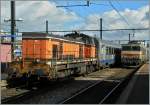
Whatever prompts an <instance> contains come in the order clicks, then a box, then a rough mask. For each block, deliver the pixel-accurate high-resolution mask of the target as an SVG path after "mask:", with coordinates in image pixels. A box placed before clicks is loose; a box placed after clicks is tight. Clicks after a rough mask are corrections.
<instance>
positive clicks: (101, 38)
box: [100, 18, 102, 40]
mask: <svg viewBox="0 0 150 105" xmlns="http://www.w3.org/2000/svg"><path fill="white" fill-rule="evenodd" d="M100 39H101V40H102V18H100Z"/></svg>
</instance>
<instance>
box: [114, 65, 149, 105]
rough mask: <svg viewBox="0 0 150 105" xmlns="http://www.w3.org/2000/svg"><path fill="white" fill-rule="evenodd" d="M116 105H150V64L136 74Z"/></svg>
mask: <svg viewBox="0 0 150 105" xmlns="http://www.w3.org/2000/svg"><path fill="white" fill-rule="evenodd" d="M116 104H149V63H146V64H144V65H143V66H142V67H141V68H140V69H139V70H138V71H137V72H136V73H135V74H134V76H133V77H132V79H131V80H130V81H129V84H128V86H127V87H126V88H125V90H124V91H123V92H122V94H121V96H120V97H119V99H118V101H117V102H116Z"/></svg>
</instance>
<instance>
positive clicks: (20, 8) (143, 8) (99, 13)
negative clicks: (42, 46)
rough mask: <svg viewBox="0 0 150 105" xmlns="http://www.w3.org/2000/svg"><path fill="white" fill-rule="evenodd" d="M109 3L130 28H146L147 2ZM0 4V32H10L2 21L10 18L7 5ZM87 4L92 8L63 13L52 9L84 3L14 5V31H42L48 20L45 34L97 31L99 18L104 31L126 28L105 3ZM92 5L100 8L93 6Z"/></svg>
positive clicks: (124, 0) (123, 0) (141, 34)
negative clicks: (85, 30) (48, 32)
mask: <svg viewBox="0 0 150 105" xmlns="http://www.w3.org/2000/svg"><path fill="white" fill-rule="evenodd" d="M111 2H112V4H113V5H114V6H115V8H117V9H118V11H119V12H120V13H121V14H122V16H123V17H124V18H126V20H128V22H129V23H130V24H131V25H133V27H134V28H139V27H140V28H141V27H143V28H145V27H148V21H149V18H148V15H147V13H149V7H148V4H149V2H148V0H132V1H131V0H130V1H129V0H111ZM2 3H3V4H2V5H1V6H2V10H1V11H2V18H1V22H2V30H4V31H10V26H9V25H10V23H6V22H5V23H4V21H3V20H4V19H6V18H7V19H8V18H9V17H10V1H3V2H2ZM90 3H92V4H91V5H90V6H89V7H87V6H82V7H68V8H67V9H66V8H57V7H56V6H60V5H67V4H68V5H70V4H72V5H78V4H79V5H84V4H86V0H76V1H75V0H72V1H70V0H68V1H67V0H57V1H56V0H49V1H34V2H33V1H16V18H17V19H18V18H22V19H23V22H17V28H18V29H19V30H20V31H45V20H48V21H49V30H75V29H83V30H84V29H99V20H97V19H99V18H100V17H102V18H103V26H104V28H105V27H106V28H107V29H112V28H115V29H118V28H130V27H129V26H128V25H127V24H126V23H125V22H124V21H123V19H122V18H121V17H120V16H119V15H118V14H117V13H116V11H114V9H113V8H112V7H111V6H110V4H109V1H108V0H90ZM93 3H96V4H102V5H96V4H95V5H94V4H93ZM106 28H105V29H106ZM128 33H129V32H121V33H119V32H115V33H114V32H111V33H104V34H106V36H108V37H106V38H108V39H109V38H110V36H113V37H114V36H116V37H115V38H122V36H125V39H127V35H128ZM86 34H91V35H94V34H99V33H86ZM137 34H138V35H137ZM137 34H136V36H137V39H138V38H139V39H141V38H143V39H147V38H148V37H147V33H145V32H137ZM118 36H120V37H118Z"/></svg>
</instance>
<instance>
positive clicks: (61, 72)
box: [8, 32, 145, 84]
mask: <svg viewBox="0 0 150 105" xmlns="http://www.w3.org/2000/svg"><path fill="white" fill-rule="evenodd" d="M126 46H127V45H123V47H122V51H121V45H120V44H116V43H113V42H111V41H102V40H100V39H99V38H95V37H91V36H88V35H85V34H82V33H77V32H75V33H70V34H66V35H64V36H59V35H53V34H48V33H36V32H24V33H23V34H22V51H21V52H22V58H21V59H17V60H15V61H13V62H11V64H10V66H9V73H8V74H9V77H8V83H9V84H11V83H14V82H15V83H17V82H16V81H18V80H19V81H21V83H26V82H32V81H43V80H44V81H45V80H48V81H51V80H58V79H59V80H61V79H64V78H68V77H72V76H73V75H84V74H87V73H90V72H93V71H96V70H99V69H100V68H105V67H110V66H113V65H121V63H123V64H125V63H126V62H127V61H128V60H127V59H126V58H127V55H128V54H126V53H130V52H127V51H124V49H125V48H126ZM129 46H130V45H129V44H128V47H129ZM127 49H128V48H127ZM133 53H134V52H133ZM138 53H142V54H143V53H144V52H138ZM121 56H122V57H121ZM129 60H130V59H129ZM142 60H143V61H144V60H145V57H144V56H142ZM142 60H141V61H142ZM139 63H141V62H139Z"/></svg>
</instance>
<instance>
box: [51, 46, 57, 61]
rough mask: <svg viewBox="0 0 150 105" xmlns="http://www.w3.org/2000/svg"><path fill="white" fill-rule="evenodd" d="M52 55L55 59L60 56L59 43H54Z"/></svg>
mask: <svg viewBox="0 0 150 105" xmlns="http://www.w3.org/2000/svg"><path fill="white" fill-rule="evenodd" d="M52 53H53V54H52V55H53V59H57V58H58V45H55V44H54V45H53V49H52Z"/></svg>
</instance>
